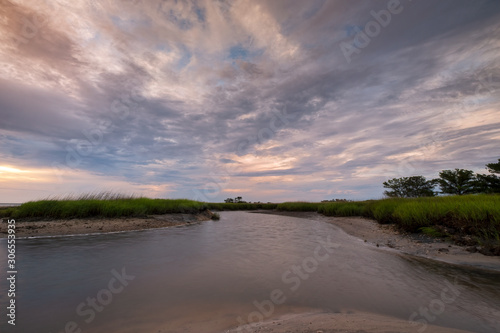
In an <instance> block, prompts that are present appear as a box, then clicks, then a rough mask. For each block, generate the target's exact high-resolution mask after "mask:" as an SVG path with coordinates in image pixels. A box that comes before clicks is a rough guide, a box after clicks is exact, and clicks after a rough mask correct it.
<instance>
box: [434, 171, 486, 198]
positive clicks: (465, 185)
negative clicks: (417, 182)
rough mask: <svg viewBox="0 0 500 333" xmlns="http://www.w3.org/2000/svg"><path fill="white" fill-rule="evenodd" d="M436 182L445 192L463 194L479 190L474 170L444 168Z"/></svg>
mask: <svg viewBox="0 0 500 333" xmlns="http://www.w3.org/2000/svg"><path fill="white" fill-rule="evenodd" d="M436 182H437V183H438V184H439V187H440V188H441V192H442V193H444V194H457V195H463V194H469V193H478V192H479V189H478V180H477V178H476V176H475V175H474V171H472V170H465V169H455V170H443V171H441V172H440V173H439V178H438V179H436Z"/></svg>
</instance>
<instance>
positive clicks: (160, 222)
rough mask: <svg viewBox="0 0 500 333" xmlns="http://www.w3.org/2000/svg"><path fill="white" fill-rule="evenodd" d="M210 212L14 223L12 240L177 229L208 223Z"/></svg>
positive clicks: (1, 232) (2, 229) (0, 227)
mask: <svg viewBox="0 0 500 333" xmlns="http://www.w3.org/2000/svg"><path fill="white" fill-rule="evenodd" d="M211 217H212V213H211V212H210V211H205V212H202V213H199V214H164V215H149V216H147V217H143V218H125V217H124V218H114V219H106V218H92V219H70V220H52V221H31V222H27V221H21V220H16V237H40V236H57V235H79V234H95V233H106V232H118V231H133V230H144V229H154V228H165V227H173V226H181V225H187V224H193V223H200V222H202V221H207V220H210V219H211ZM0 237H1V238H5V237H7V219H3V221H2V223H1V224H0Z"/></svg>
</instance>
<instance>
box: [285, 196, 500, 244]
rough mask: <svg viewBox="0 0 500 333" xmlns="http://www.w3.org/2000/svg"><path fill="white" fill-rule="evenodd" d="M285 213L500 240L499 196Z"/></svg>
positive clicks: (337, 205)
mask: <svg viewBox="0 0 500 333" xmlns="http://www.w3.org/2000/svg"><path fill="white" fill-rule="evenodd" d="M277 209H278V210H283V211H317V212H318V213H320V214H323V215H327V216H365V217H368V218H372V219H375V220H377V221H378V222H379V223H382V224H385V223H394V224H396V225H397V226H399V227H400V228H401V229H403V230H405V231H408V232H424V233H426V234H429V235H435V236H438V234H439V236H442V234H441V233H438V232H437V231H436V232H433V230H435V229H432V228H433V227H434V226H444V227H447V228H449V229H450V230H455V231H456V232H457V233H462V234H468V235H472V236H475V237H477V238H478V239H490V240H497V241H498V240H499V238H500V237H499V235H500V195H488V194H480V195H463V196H443V197H425V198H411V199H401V198H390V199H382V200H368V201H358V202H328V203H312V202H285V203H282V204H279V205H278V207H277Z"/></svg>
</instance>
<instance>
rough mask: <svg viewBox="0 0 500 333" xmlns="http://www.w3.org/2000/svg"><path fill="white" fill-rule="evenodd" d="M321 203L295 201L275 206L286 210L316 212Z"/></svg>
mask: <svg viewBox="0 0 500 333" xmlns="http://www.w3.org/2000/svg"><path fill="white" fill-rule="evenodd" d="M321 205H323V204H322V203H317V202H304V201H297V202H284V203H280V204H278V206H277V207H276V208H277V209H278V210H281V211H286V212H317V211H318V209H319V206H321Z"/></svg>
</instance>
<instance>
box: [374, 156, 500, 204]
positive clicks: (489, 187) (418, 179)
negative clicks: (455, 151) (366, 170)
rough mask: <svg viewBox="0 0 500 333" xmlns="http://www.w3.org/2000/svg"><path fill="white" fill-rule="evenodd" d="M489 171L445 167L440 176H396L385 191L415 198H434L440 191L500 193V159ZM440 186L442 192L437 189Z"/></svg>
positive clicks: (392, 194)
mask: <svg viewBox="0 0 500 333" xmlns="http://www.w3.org/2000/svg"><path fill="white" fill-rule="evenodd" d="M486 169H487V170H488V171H489V174H479V173H474V171H472V170H466V169H454V170H442V171H441V172H439V178H435V179H430V180H427V179H426V178H425V177H424V176H412V177H402V178H393V179H389V180H388V181H386V182H384V183H383V184H384V188H386V189H388V190H386V191H384V194H385V195H386V196H388V197H400V198H415V197H432V196H436V195H438V194H451V195H463V194H475V193H500V177H499V176H497V175H496V174H500V159H498V163H489V164H486ZM436 187H439V191H437V190H435V188H436Z"/></svg>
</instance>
